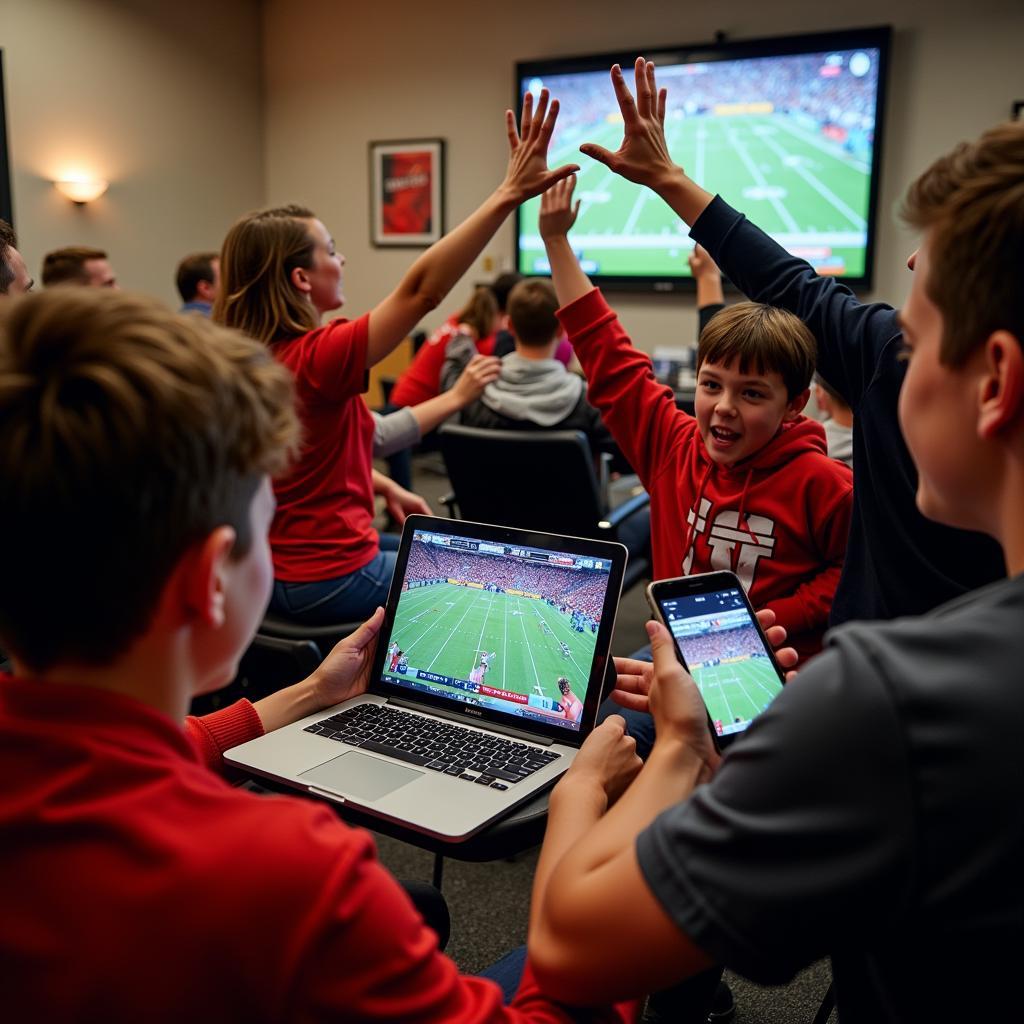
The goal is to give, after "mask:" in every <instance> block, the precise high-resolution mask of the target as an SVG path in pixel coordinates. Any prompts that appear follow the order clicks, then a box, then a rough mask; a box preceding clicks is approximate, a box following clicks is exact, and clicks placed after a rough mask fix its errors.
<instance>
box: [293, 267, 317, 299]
mask: <svg viewBox="0 0 1024 1024" xmlns="http://www.w3.org/2000/svg"><path fill="white" fill-rule="evenodd" d="M288 280H289V281H291V283H292V287H293V288H294V289H295V290H296V291H298V292H301V293H302V294H303V295H309V293H310V292H311V291H312V290H313V282H312V281H310V279H309V271H308V270H307V269H306V268H305V267H292V272H291V273H290V274H289V275H288Z"/></svg>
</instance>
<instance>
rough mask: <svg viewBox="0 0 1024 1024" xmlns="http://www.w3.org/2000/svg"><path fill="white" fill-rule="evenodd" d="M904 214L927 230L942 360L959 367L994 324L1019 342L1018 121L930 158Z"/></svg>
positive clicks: (1021, 130) (1023, 254)
mask: <svg viewBox="0 0 1024 1024" xmlns="http://www.w3.org/2000/svg"><path fill="white" fill-rule="evenodd" d="M903 217H904V219H905V220H906V221H908V222H909V223H910V224H911V225H912V226H913V227H915V228H918V229H919V230H922V231H929V232H930V244H929V248H928V252H929V256H930V262H931V267H930V270H929V274H928V282H927V294H928V297H929V298H930V299H931V301H932V302H933V303H934V304H935V305H936V306H937V307H938V309H939V311H940V312H941V313H942V323H943V335H942V343H941V346H940V349H939V356H940V359H941V360H942V362H943V363H945V364H946V365H947V366H953V367H956V366H962V365H963V364H964V363H965V362H966V361H967V359H968V358H969V357H970V355H971V354H972V353H973V352H974V351H975V350H976V349H977V348H978V346H980V345H982V344H983V343H984V342H985V340H986V339H987V338H988V337H989V335H991V334H992V333H993V332H994V331H997V330H1001V329H1002V330H1008V331H1010V332H1011V333H1012V334H1013V335H1014V336H1015V337H1016V339H1017V341H1018V342H1020V343H1021V344H1022V345H1024V300H1022V299H1021V281H1022V280H1024V124H1022V123H1021V122H1019V121H1017V122H1007V123H1005V124H1001V125H997V126H996V127H995V128H991V129H989V130H988V131H987V132H985V134H984V135H982V136H981V138H979V139H978V140H977V142H970V143H968V142H964V143H961V144H960V145H959V146H957V147H956V148H955V149H954V150H953V151H952V152H951V153H948V154H946V156H943V157H940V158H939V159H938V160H936V161H935V163H933V164H932V165H931V167H929V168H928V170H926V171H925V172H924V173H923V174H922V175H921V176H920V177H919V178H918V179H917V180H916V181H915V182H914V183H913V184H912V185H911V186H910V189H909V190H908V192H907V197H906V199H905V200H904V204H903Z"/></svg>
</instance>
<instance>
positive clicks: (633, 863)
mask: <svg viewBox="0 0 1024 1024" xmlns="http://www.w3.org/2000/svg"><path fill="white" fill-rule="evenodd" d="M648 634H649V635H650V638H651V653H652V655H653V657H654V680H655V682H654V685H653V687H652V689H651V695H650V696H651V710H652V713H654V714H655V715H656V721H657V723H658V735H657V740H656V741H655V745H654V749H653V750H652V751H651V755H650V757H649V758H648V759H647V762H646V763H645V764H644V766H643V768H642V769H641V771H640V774H639V776H638V777H637V779H636V780H635V781H634V782H633V784H632V785H631V786H630V787H629V788H628V789H627V790H626V792H625V793H624V794H623V796H622V797H621V798H620V799H619V801H618V802H617V803H616V804H615V805H614V806H613V807H612V808H611V810H609V811H608V813H607V814H605V815H604V816H603V817H601V818H600V819H599V820H598V821H596V822H594V823H592V824H591V825H590V827H589V828H588V829H587V830H586V831H585V832H581V833H580V834H579V835H576V836H573V842H572V843H571V844H566V846H565V853H564V855H563V856H562V858H561V859H560V861H559V862H558V863H557V865H555V868H553V869H552V870H557V874H558V884H557V885H547V886H545V887H544V888H543V889H538V888H536V887H535V889H534V900H535V903H534V907H533V914H532V917H531V926H530V935H529V940H528V946H529V953H530V958H531V960H532V961H533V964H534V970H535V971H536V973H537V977H538V979H539V981H540V983H541V986H542V987H543V988H544V990H545V991H548V992H550V993H551V994H552V995H553V996H555V998H558V999H562V1000H564V1001H566V1002H570V1003H591V1004H598V1003H602V1002H605V1001H606V1000H607V999H608V998H609V993H617V995H613V996H611V998H620V997H621V996H622V995H624V994H626V993H629V992H636V991H641V992H652V991H657V990H658V989H662V988H666V987H668V985H669V984H671V983H674V982H676V981H679V980H681V979H682V978H685V977H688V976H689V975H691V974H695V973H697V972H698V971H701V970H703V969H705V968H707V967H710V966H711V964H712V962H713V961H712V960H711V959H710V958H709V957H708V956H707V955H706V954H705V953H704V952H703V951H702V950H701V949H699V948H698V947H697V946H696V945H694V943H693V942H691V941H690V939H689V938H688V937H687V936H686V935H685V934H683V933H682V932H681V931H680V930H679V929H678V928H677V927H676V925H675V924H674V923H673V921H672V919H671V918H670V917H669V916H668V914H666V913H665V911H664V909H663V908H662V907H661V905H660V904H659V903H658V901H657V900H656V899H655V897H654V894H653V893H652V892H651V890H650V887H649V886H648V885H647V883H646V881H645V880H644V877H643V875H642V873H641V870H640V865H639V862H638V860H637V856H636V837H637V835H639V833H640V832H641V831H642V830H643V829H644V828H646V827H647V826H648V825H649V824H650V823H651V822H652V821H653V820H654V819H655V818H656V817H657V816H658V815H659V814H660V813H661V812H662V811H664V810H665V809H667V808H669V807H672V806H673V805H675V804H677V803H680V802H681V801H683V800H685V799H686V798H687V797H688V796H689V795H690V794H691V793H692V792H693V790H694V788H695V787H696V786H697V785H699V784H701V783H702V782H706V781H708V780H709V779H710V778H711V776H712V775H713V774H714V772H715V770H716V768H717V766H718V763H719V755H718V754H717V752H716V751H715V747H714V743H713V742H712V739H711V734H710V733H709V731H708V726H707V711H706V709H705V706H704V702H703V700H702V698H701V696H700V693H699V691H698V690H697V687H696V684H694V682H693V681H692V680H691V679H690V677H689V676H688V675H687V674H686V672H685V671H684V669H683V668H682V666H681V665H680V664H679V662H678V661H677V660H676V658H675V654H674V651H673V647H672V640H671V638H670V637H669V635H668V632H667V630H665V628H664V627H663V626H660V625H658V624H656V623H653V622H652V623H648ZM552 801H554V794H552ZM578 813H579V812H578ZM582 950H586V955H585V956H583V955H581V951H582Z"/></svg>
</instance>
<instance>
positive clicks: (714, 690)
mask: <svg viewBox="0 0 1024 1024" xmlns="http://www.w3.org/2000/svg"><path fill="white" fill-rule="evenodd" d="M694 678H695V679H696V680H697V686H698V688H699V689H700V692H701V695H702V696H703V697H704V703H705V704H707V706H708V712H709V713H710V714H711V718H712V720H713V721H716V722H717V721H721V723H722V725H725V726H728V725H729V724H730V723H731V722H734V721H735V720H736V718H740V719H741V720H743V721H748V720H749V719H751V718H755V717H757V715H759V714H760V713H761V712H762V711H764V709H765V708H766V707H767V706H768V705H769V704H770V703H771V702H772V699H773V698H774V697H775V696H777V695H778V692H779V689H780V686H781V684H780V683H779V677H778V676H777V675H776V674H775V669H773V668H772V666H771V664H770V663H769V662H768V660H767V659H766V658H748V659H746V660H744V661H734V662H731V663H729V664H725V665H709V666H707V667H706V668H699V669H697V671H696V672H695V673H694Z"/></svg>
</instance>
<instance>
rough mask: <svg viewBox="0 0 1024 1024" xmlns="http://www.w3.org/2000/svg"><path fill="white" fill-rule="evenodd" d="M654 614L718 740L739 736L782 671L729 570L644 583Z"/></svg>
mask: <svg viewBox="0 0 1024 1024" xmlns="http://www.w3.org/2000/svg"><path fill="white" fill-rule="evenodd" d="M647 601H648V603H649V604H650V606H651V611H652V612H653V613H654V616H655V618H656V619H658V620H659V621H660V622H662V623H663V624H664V625H665V627H666V628H667V629H668V631H669V632H670V633H671V634H672V639H673V641H674V642H675V645H676V654H677V655H678V656H679V660H680V661H681V662H682V663H683V665H684V666H685V667H686V669H687V671H688V672H689V673H690V675H691V676H693V678H694V681H695V682H696V683H697V688H698V689H699V690H700V693H701V696H702V697H703V698H704V704H705V705H706V706H707V709H708V720H709V722H710V723H711V731H712V732H713V733H714V735H715V738H716V740H717V741H718V742H719V743H720V744H721V745H723V746H724V745H726V744H727V743H729V742H731V741H732V740H733V739H735V738H736V737H737V736H739V735H741V734H742V733H743V732H744V731H745V730H746V729H747V727H748V726H749V725H750V723H751V722H752V721H753V720H754V719H755V718H756V717H757V716H758V715H759V714H760V713H761V712H762V711H764V709H765V708H766V707H768V705H769V704H770V703H771V702H772V701H773V700H774V699H775V698H776V697H777V696H778V694H779V691H780V690H781V689H782V685H783V683H784V682H785V679H786V674H785V672H784V671H783V670H782V668H781V666H780V665H779V663H778V662H777V661H776V660H775V655H774V654H773V653H772V649H771V645H770V644H769V643H768V640H767V639H766V638H765V635H764V632H763V630H762V629H761V627H760V625H759V624H758V621H757V616H756V615H755V614H754V609H753V608H752V607H751V605H750V601H749V600H748V599H747V595H746V592H745V591H744V589H743V584H742V583H740V581H739V579H737V577H736V575H735V574H734V573H731V572H708V573H701V574H700V575H697V576H682V577H680V578H679V579H674V580H658V581H657V582H655V583H652V584H651V585H650V586H649V587H648V588H647Z"/></svg>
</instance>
